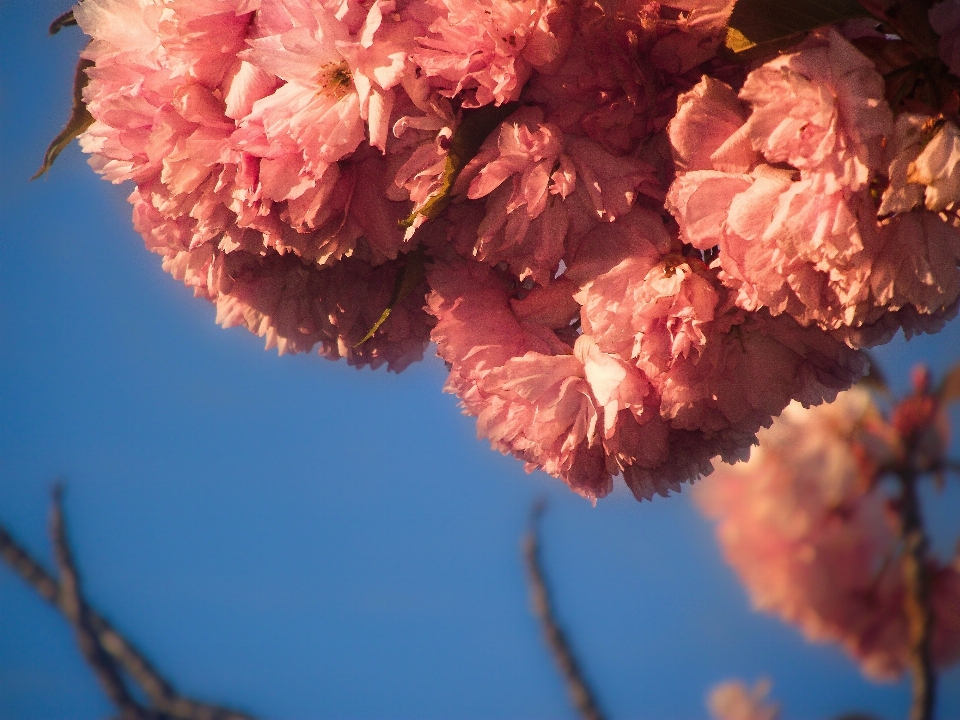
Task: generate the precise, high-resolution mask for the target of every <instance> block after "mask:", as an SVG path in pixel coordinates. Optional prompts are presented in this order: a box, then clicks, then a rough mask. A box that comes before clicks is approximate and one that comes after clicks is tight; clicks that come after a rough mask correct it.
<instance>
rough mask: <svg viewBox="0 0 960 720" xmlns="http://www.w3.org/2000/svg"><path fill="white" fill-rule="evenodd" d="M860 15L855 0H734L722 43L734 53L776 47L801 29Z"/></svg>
mask: <svg viewBox="0 0 960 720" xmlns="http://www.w3.org/2000/svg"><path fill="white" fill-rule="evenodd" d="M862 17H870V15H869V13H868V12H867V11H866V10H865V9H864V8H863V7H862V6H861V5H860V3H858V2H857V1H856V0H791V1H790V2H788V3H784V2H782V0H737V4H736V5H735V6H734V8H733V14H732V15H731V16H730V22H729V23H728V26H727V39H726V42H725V43H724V44H725V47H726V48H727V50H729V51H730V52H732V53H733V54H734V55H737V56H739V55H742V54H743V53H745V52H748V51H751V50H754V48H760V47H761V46H762V47H764V48H767V47H769V49H774V48H777V49H778V48H779V47H784V46H786V44H788V43H789V42H791V41H793V40H795V39H797V38H798V37H799V36H800V35H802V34H803V33H806V32H809V31H811V30H816V29H817V28H820V27H824V26H825V25H832V24H833V23H837V22H841V21H843V20H852V19H854V18H862Z"/></svg>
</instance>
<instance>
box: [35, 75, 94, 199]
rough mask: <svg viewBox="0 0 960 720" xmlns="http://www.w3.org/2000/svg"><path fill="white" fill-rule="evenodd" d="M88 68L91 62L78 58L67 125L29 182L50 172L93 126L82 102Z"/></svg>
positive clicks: (91, 116) (49, 148)
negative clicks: (72, 144) (77, 138)
mask: <svg viewBox="0 0 960 720" xmlns="http://www.w3.org/2000/svg"><path fill="white" fill-rule="evenodd" d="M89 67H93V61H92V60H86V59H84V58H80V61H79V62H78V63H77V70H76V72H75V73H74V75H73V107H72V108H71V109H70V119H69V120H67V124H66V125H65V126H64V128H63V130H61V131H60V134H59V135H57V136H56V137H55V138H54V139H53V142H52V143H50V147H48V148H47V152H46V153H45V154H44V156H43V165H41V166H40V169H39V170H37V174H36V175H34V176H33V177H32V178H30V179H31V180H36V179H37V178H38V177H40V176H41V175H43V174H44V173H46V172H47V171H48V170H50V168H51V167H52V166H53V162H54V160H56V159H57V156H58V155H59V154H60V153H62V152H63V150H64V148H66V147H67V145H69V144H70V143H71V142H72V141H73V140H74V139H75V138H76V137H77V136H78V135H79V134H80V133H82V132H83V131H84V130H86V129H87V128H88V127H90V126H91V125H92V124H93V115H91V114H90V112H89V111H88V110H87V106H86V103H84V102H83V88H84V87H86V85H87V79H88V78H87V68H89Z"/></svg>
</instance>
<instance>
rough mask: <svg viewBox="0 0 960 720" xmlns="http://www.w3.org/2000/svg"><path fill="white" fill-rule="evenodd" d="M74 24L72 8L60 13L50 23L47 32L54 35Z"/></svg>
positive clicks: (75, 22) (75, 21)
mask: <svg viewBox="0 0 960 720" xmlns="http://www.w3.org/2000/svg"><path fill="white" fill-rule="evenodd" d="M76 24H77V19H76V18H75V17H74V16H73V10H67V11H66V12H65V13H64V14H63V15H61V16H60V17H58V18H57V19H56V20H54V21H53V22H52V23H50V30H49V32H50V34H51V35H56V34H57V33H58V32H60V31H61V30H63V29H64V28H65V27H69V26H72V25H76Z"/></svg>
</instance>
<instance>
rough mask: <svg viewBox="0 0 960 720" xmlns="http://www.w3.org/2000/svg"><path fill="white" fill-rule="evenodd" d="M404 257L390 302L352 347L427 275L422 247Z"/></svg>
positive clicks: (359, 343) (370, 333)
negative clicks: (405, 258)
mask: <svg viewBox="0 0 960 720" xmlns="http://www.w3.org/2000/svg"><path fill="white" fill-rule="evenodd" d="M406 257H407V261H406V262H405V263H404V264H403V267H402V268H401V269H400V271H399V272H398V273H397V278H396V280H394V283H393V295H392V296H391V297H390V303H389V304H388V305H387V307H386V309H385V310H384V311H383V312H382V313H381V314H380V317H379V318H378V319H377V321H376V322H375V323H374V324H373V327H371V328H370V329H369V330H368V331H367V334H366V335H364V336H363V339H362V340H361V341H360V342H358V343H357V344H356V345H354V347H360V346H361V345H363V344H364V343H365V342H366V341H367V340H369V339H370V338H372V337H373V336H374V334H375V333H376V332H377V330H379V329H380V326H381V325H383V324H384V323H385V322H386V321H387V318H389V317H390V313H392V312H393V309H394V308H395V307H396V306H397V305H399V304H400V303H402V302H403V301H404V300H405V299H406V297H407V296H408V295H409V294H410V293H411V292H413V291H414V290H415V289H416V288H417V286H418V285H419V284H420V283H422V282H423V279H424V278H425V277H426V276H427V268H426V261H427V258H426V254H425V253H424V251H423V249H422V248H418V249H417V250H414V251H413V252H411V253H408V254H407V256H406Z"/></svg>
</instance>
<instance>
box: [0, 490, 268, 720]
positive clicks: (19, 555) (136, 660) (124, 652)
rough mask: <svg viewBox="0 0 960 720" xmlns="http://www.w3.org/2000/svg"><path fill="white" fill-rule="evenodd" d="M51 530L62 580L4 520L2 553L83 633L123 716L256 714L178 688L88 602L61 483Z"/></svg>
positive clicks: (180, 719)
mask: <svg viewBox="0 0 960 720" xmlns="http://www.w3.org/2000/svg"><path fill="white" fill-rule="evenodd" d="M50 534H51V538H52V541H53V544H54V553H55V556H56V562H57V571H58V575H59V580H58V579H56V578H54V577H53V576H51V575H50V573H48V572H47V571H46V570H45V569H44V568H43V566H42V565H41V564H40V563H39V562H38V561H37V560H36V559H34V558H33V557H32V556H31V555H30V553H29V552H28V551H27V550H26V549H24V548H23V546H21V545H20V544H19V543H18V542H17V541H16V540H15V539H14V538H13V536H12V535H11V534H10V532H9V531H8V530H7V529H6V528H4V527H3V526H2V525H0V557H2V558H3V560H4V561H5V562H6V563H7V564H8V565H9V566H10V567H11V568H12V569H13V570H14V571H15V572H16V573H17V574H18V575H20V577H21V578H23V580H24V581H26V582H27V584H28V585H30V586H31V587H32V588H33V589H34V590H35V591H36V592H37V594H38V595H40V597H42V598H43V599H44V600H47V601H48V602H50V603H51V604H52V605H53V606H54V607H55V608H56V609H57V610H59V611H60V612H61V613H62V614H63V615H64V617H66V618H67V619H68V620H69V621H70V623H71V625H73V627H74V629H75V631H76V634H77V644H78V646H79V647H80V651H81V652H82V653H83V656H84V659H85V660H86V661H87V663H88V664H89V665H90V667H91V668H92V669H93V671H94V673H95V674H96V676H97V680H98V681H99V682H100V684H101V686H102V687H103V689H104V692H105V693H106V695H107V697H108V698H109V699H110V701H111V702H112V703H113V704H114V705H115V706H116V707H117V710H118V712H119V717H120V718H122V719H123V720H254V718H252V717H251V716H249V715H246V714H244V713H240V712H237V711H235V710H230V709H228V708H223V707H220V706H217V705H208V704H206V703H201V702H197V701H195V700H192V699H190V698H186V697H183V696H182V695H180V694H178V693H177V692H176V690H174V688H173V686H172V685H171V684H170V683H169V682H168V681H167V680H166V679H165V678H164V677H163V676H162V675H160V673H159V672H158V671H157V670H156V669H155V668H154V667H153V666H152V665H151V664H150V662H149V661H148V660H147V659H146V658H144V656H143V655H142V653H140V651H139V650H137V649H136V648H135V647H134V646H133V645H131V643H130V642H129V641H128V640H127V639H126V638H125V637H124V636H123V635H122V634H121V633H120V632H118V631H117V630H116V629H115V628H114V627H113V626H112V625H111V624H110V623H109V622H108V621H107V620H106V619H104V618H103V617H102V616H101V615H100V614H99V613H97V612H96V610H94V609H93V608H91V607H90V606H89V605H88V604H87V602H86V600H85V598H84V596H83V592H82V585H81V582H80V575H79V573H78V571H77V569H76V565H75V564H74V560H73V553H72V551H71V549H70V545H69V542H68V540H67V533H66V526H65V522H64V518H63V509H62V504H61V491H60V490H59V489H56V490H55V491H54V496H53V508H52V510H51V517H50ZM121 671H122V672H121ZM124 675H125V676H126V677H129V678H130V679H131V680H132V681H133V682H134V683H136V685H137V686H139V688H140V689H141V690H142V691H143V693H144V695H146V697H147V699H148V700H149V702H150V705H151V707H144V706H143V705H142V704H140V703H139V702H137V701H136V700H135V699H134V697H133V695H132V694H131V692H130V689H129V687H128V684H127V683H126V682H125V680H124Z"/></svg>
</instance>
